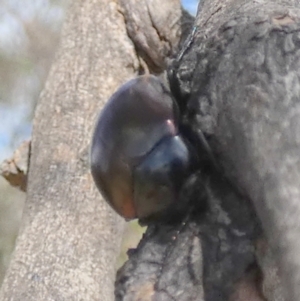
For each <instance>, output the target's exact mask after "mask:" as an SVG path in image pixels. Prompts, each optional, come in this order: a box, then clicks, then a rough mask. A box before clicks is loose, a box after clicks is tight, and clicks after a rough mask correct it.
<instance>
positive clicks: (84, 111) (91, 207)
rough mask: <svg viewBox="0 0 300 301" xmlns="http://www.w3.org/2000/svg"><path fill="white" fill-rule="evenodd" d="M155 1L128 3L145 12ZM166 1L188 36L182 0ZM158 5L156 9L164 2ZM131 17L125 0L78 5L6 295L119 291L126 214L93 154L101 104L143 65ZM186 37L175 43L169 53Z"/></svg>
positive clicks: (40, 137) (55, 296) (44, 100)
mask: <svg viewBox="0 0 300 301" xmlns="http://www.w3.org/2000/svg"><path fill="white" fill-rule="evenodd" d="M150 2H151V1H143V2H140V3H136V4H135V7H128V8H127V9H130V10H131V12H132V14H134V13H136V14H139V11H138V9H139V6H140V7H143V8H144V6H145V3H150ZM167 4H168V5H169V6H167ZM149 5H150V4H149ZM165 5H166V7H165V9H166V10H165V15H163V14H162V15H161V18H163V16H165V17H167V16H168V20H169V18H171V21H172V22H173V23H172V24H173V25H174V26H173V28H172V29H170V30H171V31H174V32H175V33H174V35H175V36H177V37H180V32H181V17H180V16H181V14H182V12H181V8H180V2H179V1H177V0H176V1H175V0H174V1H172V0H170V1H165ZM147 7H148V6H147ZM170 7H171V8H172V10H170ZM148 8H149V7H148ZM151 9H152V11H151V12H148V15H149V17H151V15H152V14H155V11H156V10H157V9H159V7H155V6H152V7H151ZM125 12H126V10H125ZM125 25H126V24H125V19H124V8H122V6H121V4H120V3H118V2H116V1H109V0H105V1H103V0H89V1H73V2H72V4H71V7H70V13H69V15H68V18H67V20H66V23H65V26H64V29H63V32H62V37H61V43H60V47H59V49H58V51H57V55H56V57H55V60H54V64H53V67H52V69H51V71H50V74H49V78H48V80H47V83H46V86H45V89H44V91H43V92H42V95H41V97H40V100H39V103H38V106H37V109H36V112H35V119H34V129H33V136H32V144H31V145H32V147H31V162H30V168H29V178H28V187H27V201H26V206H25V207H26V208H25V211H24V217H23V222H22V227H21V230H20V234H19V237H18V239H17V245H16V249H15V252H14V256H13V259H12V262H11V265H10V267H9V270H8V272H7V275H6V278H5V280H4V283H3V286H2V289H1V292H0V300H24V301H25V300H28V301H29V300H103V301H108V300H112V299H113V293H112V292H113V282H114V273H115V264H114V263H115V258H116V256H117V254H118V252H119V245H120V239H121V235H122V229H123V221H122V220H121V219H120V218H119V217H117V216H116V214H115V213H114V212H112V210H111V209H110V208H109V207H108V205H107V204H106V203H104V202H103V200H102V199H101V197H100V195H99V193H98V192H97V191H96V189H95V187H94V185H93V182H92V179H91V175H90V171H89V163H88V156H89V142H90V137H91V130H92V125H93V124H94V121H95V117H96V115H97V113H98V111H99V109H100V108H101V106H102V105H103V104H104V102H105V101H106V100H107V99H108V97H109V96H110V95H111V94H112V93H113V91H114V90H115V89H116V88H117V86H119V85H120V84H121V83H122V82H124V81H125V80H127V79H128V78H130V77H132V76H134V75H135V74H137V73H138V71H139V70H140V69H142V68H141V64H140V61H139V57H138V55H137V54H136V52H135V48H134V45H133V43H132V41H131V40H130V38H129V37H128V35H127V31H126V26H125ZM150 26H153V24H150ZM166 27H167V25H166ZM145 30H147V28H145ZM149 30H150V29H149ZM156 35H158V36H159V32H157V33H156ZM149 39H151V36H149ZM178 39H179V38H177V40H176V39H174V40H172V41H170V42H169V43H167V44H168V47H169V49H170V50H169V51H166V53H168V54H171V53H172V51H173V50H172V49H175V48H176V45H177V44H178V42H179V41H178ZM164 42H165V41H164ZM153 51H154V52H155V51H156V50H155V49H154V50H153ZM153 55H155V53H154V54H153ZM164 55H165V54H164Z"/></svg>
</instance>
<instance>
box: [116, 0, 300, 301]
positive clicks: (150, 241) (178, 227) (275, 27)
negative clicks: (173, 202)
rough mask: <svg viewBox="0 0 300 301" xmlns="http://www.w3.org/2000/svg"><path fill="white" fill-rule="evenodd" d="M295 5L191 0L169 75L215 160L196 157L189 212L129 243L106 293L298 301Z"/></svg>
mask: <svg viewBox="0 0 300 301" xmlns="http://www.w3.org/2000/svg"><path fill="white" fill-rule="evenodd" d="M299 8H300V1H298V0H294V1H280V0H278V1H268V0H260V1H246V0H225V1H224V0H222V1H220V0H202V1H201V5H200V7H199V9H198V14H197V18H196V21H195V27H194V29H193V31H192V32H191V35H190V37H189V39H188V40H187V41H186V43H185V45H184V46H183V49H182V50H181V51H180V53H179V54H178V56H177V58H176V60H175V61H174V62H173V63H172V65H171V67H170V72H169V80H170V86H171V88H172V91H173V94H174V96H175V97H176V98H177V101H178V102H179V105H180V107H181V109H182V122H184V123H185V126H187V127H189V128H190V130H191V132H192V133H194V134H197V133H199V130H201V131H202V132H203V134H204V136H205V138H206V140H207V141H208V143H209V146H210V148H211V150H212V152H213V157H214V158H215V162H216V164H217V169H215V168H208V169H207V167H205V166H199V168H200V170H202V172H201V173H200V174H199V175H200V176H196V178H197V180H196V181H194V183H191V185H190V186H189V188H190V191H191V190H193V189H195V190H196V193H195V194H194V195H192V202H191V203H190V206H192V207H193V206H194V209H193V208H192V207H191V208H192V209H191V210H192V213H193V214H191V215H190V216H187V217H186V218H185V220H184V221H183V222H182V223H181V224H173V225H171V226H170V225H168V226H167V225H162V224H158V225H155V226H153V227H149V229H148V233H147V234H146V235H145V237H144V238H143V240H142V241H141V243H140V245H139V246H138V248H137V249H136V250H134V251H131V252H130V253H129V254H130V260H129V261H128V262H127V263H126V264H125V265H124V267H123V268H122V269H121V270H120V271H119V273H118V278H117V286H116V296H117V300H205V301H219V300H220V301H221V300H231V301H245V300H247V301H250V300H251V301H264V300H268V301H282V300H293V301H296V300H300V291H299V290H300V256H299V254H300V245H299V242H300V237H299V236H300V219H299V216H300V202H299V198H300V190H299V181H300V156H299V146H300V145H299V141H300V140H299V134H298V133H299V132H300V128H299V122H298V120H299V117H300V116H299V109H298V106H299V105H298V104H299V97H300V88H299V87H300V86H299V80H300V73H299V70H300V69H299V67H300V51H299V49H300V42H299V41H300V40H299V36H300V19H299V15H300V11H299ZM194 142H195V141H194ZM202 150H203V148H202ZM199 153H200V154H202V153H201V152H199ZM205 156H206V155H205ZM224 176H225V177H226V178H227V179H228V180H229V182H230V183H231V184H230V183H229V182H228V181H227V180H225V179H224ZM203 186H204V187H203ZM197 187H198V189H199V187H201V188H200V190H198V191H197ZM187 195H188V191H187ZM187 197H188V196H187ZM203 201H204V202H205V201H206V202H207V206H206V208H205V206H204V208H203V206H200V207H201V208H198V207H199V204H200V203H201V202H203ZM251 204H254V206H255V210H256V212H257V214H258V216H259V218H260V220H261V222H262V225H263V229H264V230H265V232H266V235H267V238H268V241H269V243H270V246H271V248H270V247H269V246H268V242H267V241H266V240H265V239H264V238H263V237H261V235H260V232H259V223H258V222H257V220H256V218H255V215H254V214H253V215H252V213H251V212H253V211H252V210H253V208H252V206H251ZM201 212H202V214H201ZM197 213H198V215H197ZM200 241H201V243H200ZM199 245H201V246H200V247H199ZM195 250H196V251H195ZM273 253H274V254H275V257H274V256H273ZM174 254H176V256H175V255H174ZM195 254H197V255H196V256H195ZM201 256H203V259H202V260H199V258H200V257H201ZM277 263H279V268H280V272H279V271H278V267H277ZM195 271H196V272H195ZM279 274H280V276H281V277H279ZM280 278H281V280H282V283H281V281H280ZM202 288H203V290H202ZM284 294H285V296H284Z"/></svg>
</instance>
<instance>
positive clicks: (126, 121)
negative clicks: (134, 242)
mask: <svg viewBox="0 0 300 301" xmlns="http://www.w3.org/2000/svg"><path fill="white" fill-rule="evenodd" d="M178 120H179V110H178V107H177V104H176V102H175V101H174V100H173V97H172V96H171V94H170V92H169V91H168V90H167V89H166V87H165V86H164V85H163V83H162V82H161V81H160V79H159V78H157V77H155V76H152V75H144V76H139V77H137V78H135V79H132V80H130V81H129V82H127V83H125V84H124V85H123V86H121V87H120V88H119V89H118V90H117V91H116V92H115V93H114V94H113V95H112V96H111V98H110V99H109V101H108V102H107V104H106V105H105V107H104V108H103V110H102V112H101V114H100V116H99V119H98V122H97V124H96V127H95V131H94V135H93V138H92V145H91V171H92V176H93V178H94V181H95V183H96V185H97V187H98V189H99V190H100V191H101V193H102V195H103V196H104V198H105V199H106V201H107V202H108V203H109V204H110V205H111V206H112V207H113V208H114V209H115V211H116V212H118V213H119V214H120V215H121V216H123V217H124V218H126V219H133V218H139V219H148V218H149V217H155V216H157V215H160V213H161V212H165V210H166V209H168V208H171V207H174V206H175V207H176V205H177V204H176V203H178V202H179V194H180V190H181V188H182V185H183V183H184V181H185V180H186V178H187V177H188V176H189V175H190V174H191V171H192V170H193V168H194V167H195V160H196V159H195V155H194V153H193V150H192V147H191V145H190V143H189V142H188V141H187V140H186V139H185V138H183V137H182V136H181V134H180V133H179V127H178Z"/></svg>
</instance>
